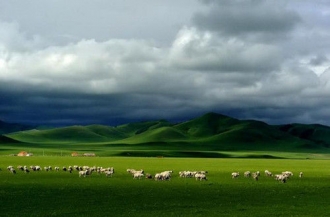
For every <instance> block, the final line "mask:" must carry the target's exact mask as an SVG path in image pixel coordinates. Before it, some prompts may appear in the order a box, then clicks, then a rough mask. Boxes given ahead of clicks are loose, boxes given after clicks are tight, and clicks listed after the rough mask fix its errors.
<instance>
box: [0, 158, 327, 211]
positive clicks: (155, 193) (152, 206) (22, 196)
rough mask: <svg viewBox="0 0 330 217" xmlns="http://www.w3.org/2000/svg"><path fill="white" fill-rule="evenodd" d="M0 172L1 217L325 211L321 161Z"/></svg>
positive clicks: (7, 161)
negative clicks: (203, 176) (83, 172)
mask: <svg viewBox="0 0 330 217" xmlns="http://www.w3.org/2000/svg"><path fill="white" fill-rule="evenodd" d="M9 165H12V166H14V167H17V166H18V165H22V166H24V165H26V166H30V165H40V166H42V167H44V166H52V167H53V168H54V167H55V166H59V167H63V166H66V167H67V166H69V165H72V166H73V165H80V166H84V165H87V166H102V167H109V166H112V167H114V168H115V174H114V176H113V177H112V178H106V177H105V175H104V174H101V175H98V174H96V173H94V174H92V175H91V176H90V177H86V178H79V176H78V173H77V172H73V173H72V174H70V173H68V172H64V171H59V172H55V171H51V172H46V171H40V172H30V173H29V174H25V173H23V172H22V171H17V174H16V175H13V174H11V173H10V172H9V171H7V170H6V167H7V166H9ZM0 168H1V169H2V171H0V201H1V206H0V216H327V215H328V213H329V210H330V203H329V202H330V161H328V160H287V159H229V158H228V159H215V158H212V159H203V158H196V159H195V158H124V157H95V158H84V157H49V156H47V157H8V156H2V157H0ZM127 168H134V169H144V171H145V173H151V174H153V175H154V174H155V173H157V172H161V171H164V170H173V171H174V173H173V176H172V179H171V180H170V181H155V180H147V179H141V180H134V179H133V178H132V177H131V176H130V175H129V174H128V173H127V172H126V169H127ZM266 169H267V170H269V171H271V172H273V173H274V174H275V173H280V172H282V171H286V170H290V171H292V172H293V173H294V176H293V177H292V178H290V180H288V182H287V183H285V184H283V183H279V182H278V181H276V180H274V178H271V177H265V175H264V172H263V171H264V170H266ZM182 170H207V171H208V174H207V178H208V180H207V181H196V180H195V179H192V178H180V177H179V176H178V172H179V171H182ZM246 170H250V171H251V172H254V171H257V170H258V171H260V172H261V177H260V179H259V181H254V180H253V179H251V178H244V177H243V172H244V171H246ZM234 171H235V172H236V171H237V172H240V174H241V176H240V177H239V178H238V179H232V178H231V173H232V172H234ZM300 171H302V172H303V173H304V177H303V178H299V177H298V173H299V172H300Z"/></svg>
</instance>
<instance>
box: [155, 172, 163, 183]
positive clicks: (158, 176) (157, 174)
mask: <svg viewBox="0 0 330 217" xmlns="http://www.w3.org/2000/svg"><path fill="white" fill-rule="evenodd" d="M155 180H156V181H158V180H163V176H162V174H160V173H156V174H155Z"/></svg>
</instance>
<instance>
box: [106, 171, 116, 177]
mask: <svg viewBox="0 0 330 217" xmlns="http://www.w3.org/2000/svg"><path fill="white" fill-rule="evenodd" d="M104 173H105V176H106V177H109V176H110V177H112V174H113V173H114V172H113V171H112V170H108V171H104Z"/></svg>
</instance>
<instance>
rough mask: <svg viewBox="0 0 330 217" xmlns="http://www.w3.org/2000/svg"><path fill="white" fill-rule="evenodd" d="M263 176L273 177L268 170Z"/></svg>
mask: <svg viewBox="0 0 330 217" xmlns="http://www.w3.org/2000/svg"><path fill="white" fill-rule="evenodd" d="M265 175H266V176H273V174H272V173H271V172H269V171H268V170H265Z"/></svg>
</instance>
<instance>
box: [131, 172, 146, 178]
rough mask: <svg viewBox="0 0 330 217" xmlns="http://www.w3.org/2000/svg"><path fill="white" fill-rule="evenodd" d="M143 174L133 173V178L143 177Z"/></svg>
mask: <svg viewBox="0 0 330 217" xmlns="http://www.w3.org/2000/svg"><path fill="white" fill-rule="evenodd" d="M143 176H144V174H143V173H134V174H133V179H136V178H138V179H141V177H143Z"/></svg>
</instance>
